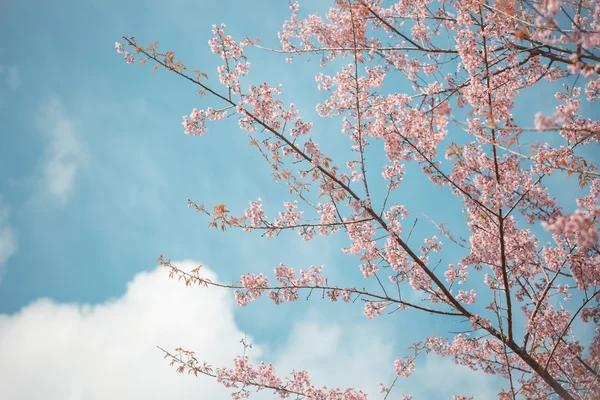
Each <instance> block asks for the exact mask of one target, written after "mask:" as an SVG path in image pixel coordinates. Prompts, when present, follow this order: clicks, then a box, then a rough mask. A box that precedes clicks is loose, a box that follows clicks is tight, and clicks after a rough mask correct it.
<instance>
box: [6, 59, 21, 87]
mask: <svg viewBox="0 0 600 400" xmlns="http://www.w3.org/2000/svg"><path fill="white" fill-rule="evenodd" d="M6 82H8V87H10V88H11V89H12V90H17V89H18V88H19V87H20V86H21V72H20V70H19V66H18V65H13V66H12V67H9V68H8V75H7V77H6Z"/></svg>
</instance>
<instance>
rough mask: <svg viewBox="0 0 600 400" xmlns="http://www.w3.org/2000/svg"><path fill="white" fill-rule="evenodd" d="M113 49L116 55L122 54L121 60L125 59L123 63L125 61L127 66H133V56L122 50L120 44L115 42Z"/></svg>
mask: <svg viewBox="0 0 600 400" xmlns="http://www.w3.org/2000/svg"><path fill="white" fill-rule="evenodd" d="M115 49H116V50H117V53H119V54H123V58H125V61H127V64H133V63H134V62H135V59H134V58H133V54H129V52H127V50H124V49H123V45H122V44H121V43H119V42H115Z"/></svg>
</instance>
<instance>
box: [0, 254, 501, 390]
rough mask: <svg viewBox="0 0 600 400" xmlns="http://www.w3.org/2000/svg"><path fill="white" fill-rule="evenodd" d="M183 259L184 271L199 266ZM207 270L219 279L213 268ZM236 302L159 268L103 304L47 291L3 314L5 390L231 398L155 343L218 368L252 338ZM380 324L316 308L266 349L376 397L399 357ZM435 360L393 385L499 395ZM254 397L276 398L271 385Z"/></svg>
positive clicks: (290, 364)
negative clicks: (64, 299) (57, 297)
mask: <svg viewBox="0 0 600 400" xmlns="http://www.w3.org/2000/svg"><path fill="white" fill-rule="evenodd" d="M175 264H176V265H178V266H179V267H181V268H183V269H186V270H189V269H192V268H194V267H195V266H197V265H198V263H196V262H191V261H186V262H179V263H175ZM203 273H204V276H206V277H207V278H209V279H211V280H213V281H216V280H217V278H216V277H215V275H214V273H212V272H211V271H209V270H208V269H204V270H203ZM265 301H266V300H265ZM234 307H235V308H237V306H235V304H234V302H233V301H232V295H231V292H228V291H226V290H221V289H218V288H197V287H193V288H186V287H185V285H183V284H182V282H177V281H175V280H171V279H169V278H168V273H167V271H166V270H165V269H164V268H158V269H156V270H154V271H152V272H148V273H140V274H138V275H136V276H135V277H134V279H133V280H132V281H131V282H130V283H129V284H128V287H127V291H126V293H125V294H124V295H123V296H122V297H121V298H119V299H116V300H112V301H108V302H106V303H104V304H99V305H93V306H90V305H78V304H62V303H56V302H54V301H51V300H49V299H39V300H37V301H35V302H33V303H32V304H30V305H28V306H27V307H25V308H23V309H22V310H21V311H19V312H18V313H16V314H13V315H1V314H0V354H2V363H0V383H1V384H0V398H7V399H17V400H20V399H37V398H44V399H45V400H54V399H56V400H59V399H60V400H63V399H90V400H94V399H116V400H119V399H150V400H151V399H165V398H177V399H180V400H188V399H189V400H191V399H197V398H202V399H207V400H213V399H215V400H216V399H227V398H230V393H231V392H230V390H229V389H226V388H224V387H222V385H221V384H219V383H217V382H216V381H215V380H213V379H212V378H208V377H199V378H195V377H194V376H188V375H179V374H177V373H176V372H175V370H174V369H173V368H171V367H169V366H168V361H167V360H164V359H163V358H162V353H161V352H160V351H159V350H158V349H157V348H156V347H155V346H156V345H160V346H161V347H163V348H165V349H169V350H171V349H174V348H176V347H178V346H183V347H184V348H188V349H190V350H194V351H196V354H197V357H198V358H199V359H201V360H207V361H208V362H209V363H210V364H211V365H213V366H215V367H220V366H226V365H229V366H231V360H232V359H233V358H234V357H235V355H236V354H239V353H240V352H241V350H242V348H241V345H240V344H239V341H240V339H241V338H242V337H244V333H243V332H242V329H240V327H238V326H237V325H236V322H235V320H234ZM382 329H383V328H382V327H381V326H379V327H377V324H372V323H369V322H368V321H366V320H365V321H358V322H356V323H352V324H340V323H336V322H332V321H331V320H330V319H326V318H325V317H324V316H323V315H322V314H320V313H318V312H314V311H313V312H309V313H308V315H307V316H306V317H305V318H303V319H301V320H299V321H297V322H296V323H295V324H294V326H293V327H292V330H291V334H290V336H289V337H288V338H287V341H285V342H284V344H283V345H281V346H279V347H275V348H272V349H271V351H267V353H268V354H267V355H268V357H269V358H270V359H271V360H272V361H273V362H274V365H275V367H276V369H277V371H278V375H279V376H282V377H283V376H285V375H287V374H288V373H289V372H291V371H292V370H301V369H307V370H308V371H309V374H310V376H311V378H312V380H313V383H314V384H315V385H317V386H321V385H325V384H326V385H327V386H328V387H330V388H335V387H340V388H347V387H354V388H360V389H363V390H364V391H365V392H367V393H369V394H370V398H372V399H377V398H381V394H379V393H378V383H379V382H380V381H383V382H384V383H388V384H389V383H391V381H392V379H393V360H394V359H395V357H396V355H395V354H394V350H393V341H394V337H393V336H392V335H391V334H390V333H389V332H387V333H386V332H385V331H384V330H382ZM250 333H251V332H250ZM249 340H250V341H252V339H251V338H249ZM267 347H268V346H264V348H260V347H256V346H255V347H254V348H253V349H251V350H250V356H251V357H252V358H253V359H254V360H257V359H260V358H263V357H261V353H262V352H263V350H267ZM427 360H428V361H426V363H425V366H424V367H423V368H421V369H419V368H418V369H417V372H416V373H415V374H414V375H413V376H412V377H411V378H409V379H408V380H400V381H399V382H398V384H397V389H395V391H394V393H393V394H395V395H399V393H401V392H407V393H412V394H415V395H421V396H418V397H415V398H416V399H419V398H423V399H426V398H449V397H450V396H449V395H450V394H475V395H480V396H481V397H480V398H493V397H495V393H496V391H495V390H492V389H491V386H490V383H489V382H490V381H489V379H481V374H478V373H473V372H470V371H469V370H468V369H466V368H461V367H456V366H455V365H454V364H453V363H452V362H451V360H442V359H439V358H437V357H435V356H434V357H430V358H428V359H427ZM252 398H256V399H257V400H259V399H261V400H262V399H270V398H274V397H273V395H272V393H270V392H269V391H267V390H265V391H262V392H260V393H255V394H253V396H252Z"/></svg>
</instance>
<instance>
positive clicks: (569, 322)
mask: <svg viewBox="0 0 600 400" xmlns="http://www.w3.org/2000/svg"><path fill="white" fill-rule="evenodd" d="M289 7H290V9H291V17H290V18H289V19H288V20H287V21H285V22H284V24H283V28H282V30H281V32H280V33H279V39H280V42H281V47H279V48H265V47H262V46H261V45H260V42H259V41H258V40H254V39H249V38H242V39H240V40H239V41H236V39H234V38H232V37H231V36H229V35H227V33H226V27H225V25H214V26H213V28H212V32H213V34H214V37H213V38H212V39H211V40H210V41H209V43H208V44H209V46H210V49H211V50H212V53H214V54H215V55H216V56H218V57H220V59H221V65H220V66H219V67H218V71H217V73H218V80H219V82H220V84H217V83H213V82H212V81H211V80H209V76H208V75H207V73H205V72H204V71H201V70H193V71H190V70H188V69H187V68H186V67H185V65H184V64H183V62H181V61H178V60H176V59H175V54H174V53H173V52H168V51H167V52H160V51H159V50H158V48H157V43H155V44H153V45H149V46H146V45H140V44H138V43H137V41H136V40H135V39H134V38H133V37H123V42H122V43H116V49H117V51H118V52H119V53H120V54H122V55H123V56H124V58H125V60H126V61H127V63H130V64H131V63H134V62H138V61H139V63H140V64H144V63H146V62H148V61H149V62H150V63H152V64H153V65H154V68H155V69H158V68H164V69H166V70H168V71H170V72H172V73H174V74H175V75H177V76H179V77H180V78H183V79H185V80H187V81H189V83H190V85H192V86H194V87H195V88H196V89H197V90H198V92H199V94H200V95H201V96H202V97H201V100H200V101H201V102H206V104H210V105H211V106H206V108H203V109H196V108H194V109H193V110H192V111H191V113H190V114H189V115H188V116H185V117H183V126H184V130H185V134H186V135H189V136H201V135H203V134H205V133H206V131H207V129H208V126H209V125H211V124H212V123H215V122H216V121H219V120H222V119H224V118H226V117H227V118H236V119H237V121H238V122H239V127H240V129H241V130H242V131H244V132H245V133H246V134H247V136H248V138H249V140H250V144H251V145H252V147H254V148H256V150H258V151H259V152H260V154H261V155H262V156H263V157H264V160H265V161H266V162H267V163H268V164H269V166H270V167H271V168H272V174H273V176H274V178H275V180H276V181H279V182H281V183H283V184H285V185H287V189H286V190H289V195H290V201H288V202H285V203H284V204H283V206H282V208H281V211H280V212H279V213H278V216H277V217H276V218H268V217H267V215H266V214H265V211H264V210H263V204H262V201H261V199H249V200H251V201H250V203H249V207H248V208H247V209H246V210H245V211H241V210H240V212H239V213H237V214H236V213H234V212H232V211H230V210H228V208H227V206H225V205H224V204H219V205H215V206H205V205H202V204H198V203H195V202H194V201H192V200H188V202H189V207H190V208H193V209H195V210H196V211H198V212H199V213H201V214H204V215H205V216H206V218H207V219H208V224H209V226H211V227H214V228H217V229H219V230H222V231H226V230H228V229H242V230H244V231H261V232H262V233H263V235H264V236H266V237H268V238H271V237H275V236H278V235H282V234H286V233H288V232H287V231H296V232H297V233H298V234H299V235H300V236H301V237H302V239H304V240H311V239H312V238H314V237H315V236H317V235H321V236H328V235H336V234H345V235H347V237H348V238H349V243H350V245H349V246H348V247H346V248H343V249H342V251H343V252H344V253H346V254H348V255H351V256H354V258H352V259H353V260H357V264H358V265H357V268H359V269H360V271H361V272H362V275H363V276H364V279H366V280H367V281H369V282H371V283H374V285H372V286H371V287H372V288H374V289H362V288H359V287H345V286H342V285H336V284H334V283H332V282H330V280H329V279H327V275H326V272H325V270H324V268H323V267H317V266H304V268H303V269H299V270H295V269H293V268H290V267H288V266H286V265H284V264H280V265H279V266H277V267H276V268H275V269H274V271H272V273H271V272H266V271H265V273H264V274H262V273H261V274H259V275H256V274H245V275H243V276H242V277H241V278H240V280H239V282H237V283H235V284H231V285H227V284H221V283H217V282H212V281H210V280H208V279H206V278H203V275H202V270H201V268H200V267H198V268H197V269H194V270H192V271H184V270H181V269H179V268H178V267H177V266H176V265H174V264H172V263H171V262H170V261H169V260H166V259H164V258H163V257H162V256H161V257H160V258H159V262H160V263H161V264H162V265H164V266H165V267H167V268H168V269H169V270H170V274H171V276H172V277H176V278H179V279H182V280H184V281H185V284H186V285H199V286H217V287H221V288H223V289H232V290H234V293H235V298H236V300H237V303H238V304H239V305H240V306H244V305H246V304H248V303H249V302H252V301H254V300H256V299H258V298H259V297H261V296H263V295H267V296H268V297H269V298H270V299H271V300H272V301H273V302H275V303H276V304H282V303H285V302H294V301H297V300H298V299H299V298H300V296H301V293H302V292H312V291H319V292H322V293H323V294H324V297H326V298H327V299H329V300H331V301H332V302H340V301H341V302H346V303H353V304H354V305H355V306H359V305H362V306H364V315H365V317H366V318H369V319H375V318H384V317H382V315H383V314H387V313H389V312H390V311H396V310H406V309H416V310H419V311H420V312H424V313H430V314H433V315H434V316H435V317H436V318H439V319H440V320H443V321H447V322H448V324H450V323H453V322H455V321H469V322H470V323H469V324H468V325H469V328H468V329H466V330H465V331H464V332H460V333H453V334H450V335H449V336H448V337H439V336H437V335H434V334H432V335H430V336H428V337H424V338H423V340H421V341H420V342H418V343H416V344H414V345H413V346H411V348H410V349H409V350H408V351H407V353H406V355H404V356H403V355H399V357H398V358H397V360H396V361H395V364H394V365H390V370H391V371H394V372H395V376H396V379H394V380H393V381H392V382H387V383H384V382H382V383H381V392H382V397H383V396H384V397H386V398H387V397H388V395H390V393H391V392H392V390H393V389H394V386H395V384H396V382H397V381H398V379H401V378H404V377H408V376H410V375H411V374H412V373H413V371H414V370H415V361H416V357H417V356H418V355H420V354H425V353H435V354H437V355H438V356H441V357H449V358H451V359H452V360H453V361H454V363H456V364H459V365H464V366H468V367H470V368H472V369H476V370H480V371H482V372H483V373H486V374H493V375H498V376H501V377H503V378H504V379H505V382H506V385H505V386H504V389H503V390H502V391H501V392H500V393H498V398H500V399H513V398H528V399H542V398H551V397H553V396H558V397H560V398H562V399H597V398H599V397H598V396H600V327H599V325H598V322H599V320H600V305H599V300H600V291H599V285H600V246H599V240H598V219H599V218H600V207H599V206H598V198H599V195H600V174H599V173H598V171H597V168H596V166H595V165H594V156H593V154H594V152H596V153H595V154H596V157H595V158H596V160H597V159H598V157H597V155H598V154H600V153H599V152H598V150H599V148H598V142H600V123H599V122H598V120H595V119H593V118H589V117H586V116H584V115H582V114H583V113H582V112H581V110H580V108H581V106H582V104H581V103H582V102H589V103H593V102H594V101H596V100H598V98H599V94H600V77H599V72H600V52H599V51H598V48H599V45H600V7H599V5H598V3H597V1H596V0H568V1H562V0H529V1H526V0H496V1H494V2H490V1H489V0H441V1H437V2H436V1H433V0H416V1H415V0H400V1H391V2H388V1H383V0H337V1H335V3H333V4H332V8H331V9H330V10H329V12H328V13H327V14H326V15H325V16H319V15H310V16H307V17H301V14H300V6H299V4H298V3H290V5H289ZM250 48H255V49H259V51H261V52H264V53H265V54H266V55H270V56H273V57H277V54H275V53H281V54H284V55H285V57H287V58H286V60H287V61H288V62H290V63H291V64H292V66H291V67H290V68H293V67H294V60H295V59H297V58H299V57H302V56H304V55H306V54H309V55H311V57H312V59H314V58H315V56H317V58H320V65H321V66H326V65H329V64H330V63H332V65H342V67H339V69H338V70H337V72H336V73H335V74H334V75H326V74H323V73H320V74H318V75H317V76H316V83H317V85H318V89H319V90H321V91H323V92H324V93H325V94H326V95H327V98H326V99H325V100H324V101H322V102H321V103H320V104H317V105H316V110H317V112H318V114H319V116H320V117H322V118H335V119H337V120H339V121H340V128H341V134H340V143H345V142H342V137H346V141H349V143H348V144H349V146H348V147H349V150H350V152H349V153H348V154H351V155H352V157H350V158H349V159H347V160H343V162H339V160H336V161H334V160H333V157H332V156H331V155H328V154H326V153H325V152H324V151H323V150H322V149H321V148H320V146H319V144H318V143H317V142H316V141H315V140H314V138H315V137H316V136H317V135H316V134H315V132H312V130H313V123H312V122H311V121H309V120H307V119H306V118H305V117H303V116H302V115H300V113H299V111H298V110H297V108H296V107H295V106H294V104H284V102H283V101H281V100H280V99H278V96H279V95H280V94H281V92H282V87H281V86H280V85H278V84H277V83H273V82H264V83H261V84H259V85H255V84H253V83H252V80H251V79H250V77H249V76H248V73H249V71H250V68H251V66H250V62H249V61H248V58H247V55H246V54H247V52H248V49H250ZM334 61H336V62H334ZM340 61H341V63H340ZM399 81H403V82H407V84H406V85H403V86H402V88H403V90H405V92H398V89H397V88H398V87H399V86H398V85H386V82H399ZM557 83H558V84H562V86H560V88H561V89H560V90H558V91H557V92H556V94H555V98H556V100H557V101H558V106H557V107H556V109H555V111H554V113H553V114H551V115H543V114H541V113H536V114H534V113H532V114H531V115H530V118H529V119H528V121H526V122H525V123H524V122H522V121H517V118H515V116H514V113H515V104H517V103H518V102H517V99H516V97H517V96H518V95H519V93H520V92H522V90H523V89H527V88H530V87H534V88H535V87H541V86H542V85H546V87H547V86H548V85H554V86H556V87H558V86H557ZM531 107H533V109H534V108H535V106H532V105H529V108H531ZM596 116H597V115H596ZM448 143H451V144H450V145H448ZM530 143H533V144H531V145H529V144H530ZM376 147H377V148H379V149H382V151H381V153H379V154H385V160H381V159H377V160H373V158H374V157H378V153H375V152H373V151H371V149H374V148H376ZM381 157H382V156H381ZM381 157H380V158H381ZM383 164H385V166H384V167H383V168H382V169H379V170H377V169H378V168H379V165H383ZM409 164H414V165H417V166H418V167H419V168H420V171H421V172H420V173H422V177H423V183H422V184H423V185H425V184H431V185H436V186H438V187H440V188H441V189H440V190H444V191H446V193H447V194H448V195H453V196H455V197H456V198H457V199H458V200H459V201H460V202H461V203H462V207H463V209H464V211H465V214H466V216H467V218H466V229H468V232H469V235H470V237H469V238H468V239H463V238H461V237H460V236H459V235H457V234H456V231H457V230H459V228H460V227H452V228H448V227H446V226H445V225H444V224H441V223H438V222H436V221H433V220H431V223H432V224H433V225H434V226H435V227H436V228H437V230H438V231H439V236H440V238H442V239H443V241H444V242H446V244H447V245H449V246H458V247H460V248H462V249H463V250H464V251H465V254H466V256H465V257H462V258H459V259H455V260H443V262H441V263H440V262H436V259H435V256H434V253H436V252H439V251H440V249H441V247H442V240H441V239H439V238H438V237H437V236H432V237H422V238H418V239H415V238H414V237H413V238H412V240H409V239H411V238H410V236H411V234H412V229H411V224H410V223H408V221H407V217H408V215H409V213H418V212H419V210H410V209H407V207H405V206H403V205H402V198H403V196H406V193H403V191H402V187H403V179H404V176H405V166H407V165H409ZM416 171H417V172H419V170H416ZM552 175H554V176H555V177H556V176H560V177H561V179H565V180H576V183H577V184H578V185H579V186H580V187H581V190H582V193H585V195H581V196H579V195H577V194H575V193H562V195H563V196H564V195H568V196H571V197H572V198H573V200H574V201H576V204H577V209H575V210H570V211H569V212H567V211H564V210H563V207H561V206H560V205H559V204H558V202H557V199H556V193H551V191H550V190H549V189H548V187H547V186H546V185H544V183H543V181H544V178H547V179H548V178H549V177H550V176H552ZM381 182H384V185H385V186H384V185H382V184H381ZM413 195H414V194H413ZM577 196H579V197H577ZM413 227H414V226H413ZM544 235H545V237H546V238H547V240H546V239H543V238H542V237H544ZM415 240H419V241H420V244H414V243H416V242H415ZM408 291H412V292H413V294H415V296H417V297H419V296H420V299H421V300H420V301H409V300H408V299H409V298H410V299H413V298H415V296H412V295H411V296H410V297H407V296H404V297H403V296H402V293H407V292H408ZM357 299H360V301H358V302H356V300H357ZM396 315H400V316H399V317H398V318H402V317H401V313H400V314H396ZM575 321H578V323H581V324H583V326H585V327H587V328H586V329H587V333H589V334H588V335H587V336H586V337H587V339H586V338H585V337H577V336H576V332H575V331H574V330H573V324H574V323H575ZM579 333H581V332H579ZM244 346H245V347H246V346H248V344H247V343H244ZM245 347H244V350H245ZM163 351H164V352H165V357H167V358H169V359H170V360H171V364H172V365H176V366H177V368H178V370H179V371H180V372H184V371H188V372H190V373H193V374H195V375H199V374H200V375H206V376H209V377H212V378H215V379H216V380H217V381H218V382H221V383H222V384H223V385H225V386H226V387H229V388H231V389H232V392H233V397H234V398H236V399H239V398H245V397H248V396H250V395H251V394H252V393H253V392H254V391H257V390H269V391H270V392H272V393H274V395H275V397H278V396H280V397H283V398H285V397H289V396H297V397H304V398H308V399H328V400H329V399H347V400H350V399H354V400H356V399H366V398H367V395H366V394H365V393H364V392H363V391H361V390H359V389H357V388H348V389H345V390H341V389H330V388H327V387H321V388H320V387H316V386H315V385H313V384H312V383H311V380H310V378H309V375H308V372H307V371H295V372H293V373H291V374H290V375H287V376H280V375H278V374H277V372H276V370H275V367H274V366H273V365H272V364H266V363H260V364H258V365H253V364H252V363H251V361H250V359H249V357H248V356H247V355H246V354H245V353H246V352H245V351H244V354H242V355H240V356H238V357H237V358H236V359H235V360H233V366H232V367H223V368H215V367H212V366H211V365H210V364H208V362H210V360H202V359H199V358H198V356H196V354H195V353H194V352H193V351H190V350H185V349H182V348H179V349H176V350H163ZM394 396H395V397H397V398H398V397H400V396H401V397H402V398H407V399H408V398H411V396H410V395H409V394H402V395H400V394H394ZM454 398H455V399H466V398H467V397H464V396H455V397H454Z"/></svg>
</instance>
